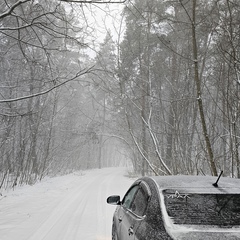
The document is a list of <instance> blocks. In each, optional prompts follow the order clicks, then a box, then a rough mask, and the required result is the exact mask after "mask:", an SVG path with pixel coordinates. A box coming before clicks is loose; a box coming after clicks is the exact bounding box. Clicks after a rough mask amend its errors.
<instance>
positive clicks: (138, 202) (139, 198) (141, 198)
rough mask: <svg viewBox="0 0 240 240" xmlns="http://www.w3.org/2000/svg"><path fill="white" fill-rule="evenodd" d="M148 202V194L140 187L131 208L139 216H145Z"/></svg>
mask: <svg viewBox="0 0 240 240" xmlns="http://www.w3.org/2000/svg"><path fill="white" fill-rule="evenodd" d="M147 204H148V195H147V194H146V192H145V191H144V190H143V189H142V188H141V187H140V188H139V189H138V191H137V193H136V195H135V198H134V200H133V202H132V204H131V207H130V209H131V210H132V212H134V213H135V214H136V215H138V216H143V215H144V213H145V210H146V208H147Z"/></svg>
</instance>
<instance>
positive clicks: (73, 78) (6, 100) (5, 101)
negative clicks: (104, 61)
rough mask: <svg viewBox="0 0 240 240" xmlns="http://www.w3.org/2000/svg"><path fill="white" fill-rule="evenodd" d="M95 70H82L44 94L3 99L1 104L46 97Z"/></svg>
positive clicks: (0, 101) (43, 92)
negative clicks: (56, 89)
mask: <svg viewBox="0 0 240 240" xmlns="http://www.w3.org/2000/svg"><path fill="white" fill-rule="evenodd" d="M92 70H93V67H91V68H88V69H85V70H82V71H80V72H78V73H77V74H76V75H75V76H74V77H72V78H70V79H68V80H66V81H64V82H61V83H59V84H56V85H54V86H53V87H51V88H49V89H47V90H45V91H42V92H38V93H35V94H31V95H27V96H23V97H18V98H11V99H2V100H0V103H9V102H16V101H21V100H25V99H29V98H33V97H37V96H41V95H44V94H47V93H49V92H51V91H52V90H54V89H55V88H58V87H60V86H62V85H64V84H66V83H68V82H70V81H73V80H75V79H77V78H78V77H80V76H82V75H84V74H87V73H90V72H91V71H92Z"/></svg>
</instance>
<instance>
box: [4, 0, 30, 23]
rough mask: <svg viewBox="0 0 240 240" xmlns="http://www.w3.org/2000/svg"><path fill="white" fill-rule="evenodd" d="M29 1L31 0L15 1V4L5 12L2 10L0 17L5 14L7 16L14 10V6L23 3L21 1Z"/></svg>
mask: <svg viewBox="0 0 240 240" xmlns="http://www.w3.org/2000/svg"><path fill="white" fill-rule="evenodd" d="M29 1H31V0H19V1H18V2H16V3H15V4H13V5H12V6H11V7H10V8H9V9H8V10H7V11H6V12H4V13H3V14H1V15H0V19H1V18H4V17H6V16H8V15H10V14H11V13H12V12H13V11H14V9H15V8H16V7H18V6H19V5H21V4H23V3H26V2H29Z"/></svg>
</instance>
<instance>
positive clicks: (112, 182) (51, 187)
mask: <svg viewBox="0 0 240 240" xmlns="http://www.w3.org/2000/svg"><path fill="white" fill-rule="evenodd" d="M126 173H127V172H126V169H125V168H105V169H99V170H91V171H86V172H78V173H73V174H69V175H66V176H61V177H55V178H48V179H45V180H43V181H42V182H40V183H37V184H36V185H33V186H22V187H19V188H17V189H15V190H14V191H8V192H6V191H5V192H2V196H0V239H1V240H110V239H111V225H112V215H113V212H114V210H115V206H111V205H108V204H107V203H106V198H107V197H108V196H109V195H115V194H117V195H121V197H122V196H123V194H124V193H125V192H126V190H127V189H128V187H129V186H130V185H131V183H132V182H133V179H129V178H127V177H125V176H124V175H126Z"/></svg>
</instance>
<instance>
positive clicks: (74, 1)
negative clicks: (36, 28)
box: [60, 0, 127, 4]
mask: <svg viewBox="0 0 240 240" xmlns="http://www.w3.org/2000/svg"><path fill="white" fill-rule="evenodd" d="M60 1H61V2H68V3H89V4H92V3H97V4H99V3H104V4H106V3H125V2H126V1H127V0H123V1H112V0H109V1H101V0H95V1H88V0H86V1H81V0H79V1H78V0H60Z"/></svg>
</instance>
